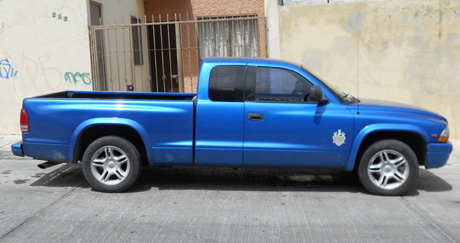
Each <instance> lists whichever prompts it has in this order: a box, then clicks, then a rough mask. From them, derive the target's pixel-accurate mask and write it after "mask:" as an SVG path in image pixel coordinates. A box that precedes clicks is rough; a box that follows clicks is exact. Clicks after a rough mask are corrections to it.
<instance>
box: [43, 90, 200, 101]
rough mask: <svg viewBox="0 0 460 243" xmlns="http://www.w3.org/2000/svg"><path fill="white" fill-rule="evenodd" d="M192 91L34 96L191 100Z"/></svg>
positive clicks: (102, 92) (72, 92)
mask: <svg viewBox="0 0 460 243" xmlns="http://www.w3.org/2000/svg"><path fill="white" fill-rule="evenodd" d="M195 96H196V94H193V93H162V92H108V91H63V92H58V93H52V94H47V95H42V96H38V97H35V98H46V99H53V98H55V99H66V98H68V99H125V100H192V99H193V97H195Z"/></svg>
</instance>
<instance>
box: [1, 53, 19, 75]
mask: <svg viewBox="0 0 460 243" xmlns="http://www.w3.org/2000/svg"><path fill="white" fill-rule="evenodd" d="M17 74H18V71H17V70H14V68H13V67H11V64H10V61H8V58H5V59H3V60H0V78H5V79H9V78H14V77H16V75H17Z"/></svg>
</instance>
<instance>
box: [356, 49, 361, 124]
mask: <svg viewBox="0 0 460 243" xmlns="http://www.w3.org/2000/svg"><path fill="white" fill-rule="evenodd" d="M356 76H357V77H356V96H358V97H357V98H358V109H357V110H356V114H358V115H359V103H360V100H359V40H358V41H357V48H356Z"/></svg>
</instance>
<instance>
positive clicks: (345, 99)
mask: <svg viewBox="0 0 460 243" xmlns="http://www.w3.org/2000/svg"><path fill="white" fill-rule="evenodd" d="M301 68H302V70H304V71H305V72H307V73H309V74H310V75H311V76H313V77H315V78H316V79H317V80H318V81H319V82H321V83H323V84H324V86H326V87H327V88H328V89H329V91H331V92H332V93H334V96H335V97H337V99H339V100H340V102H342V103H357V102H360V100H359V99H357V98H355V97H353V96H351V95H350V94H347V93H345V92H343V91H341V90H339V89H338V88H337V87H335V86H334V85H332V84H329V83H328V82H326V81H325V80H324V79H321V78H318V76H316V75H315V74H313V73H312V72H310V71H308V70H307V69H306V68H305V67H303V66H302V67H301Z"/></svg>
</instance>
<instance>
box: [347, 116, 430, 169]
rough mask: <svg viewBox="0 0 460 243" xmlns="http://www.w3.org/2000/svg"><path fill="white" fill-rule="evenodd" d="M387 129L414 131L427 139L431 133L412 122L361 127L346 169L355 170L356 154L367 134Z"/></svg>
mask: <svg viewBox="0 0 460 243" xmlns="http://www.w3.org/2000/svg"><path fill="white" fill-rule="evenodd" d="M386 131H388V132H398V131H400V132H412V133H416V134H418V135H420V136H421V137H423V139H424V140H425V141H428V140H429V135H428V134H427V132H426V131H425V130H424V129H423V128H421V127H419V126H416V125H412V124H395V123H380V124H372V125H369V126H366V127H364V128H363V129H361V131H359V133H358V134H357V135H356V138H355V140H354V142H353V146H352V148H351V152H350V156H349V157H348V160H347V163H346V165H345V168H346V170H350V171H351V170H353V168H354V166H355V163H356V156H358V151H359V148H360V147H361V144H362V142H363V141H364V139H365V138H366V137H367V136H369V135H370V134H372V133H375V132H386Z"/></svg>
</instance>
